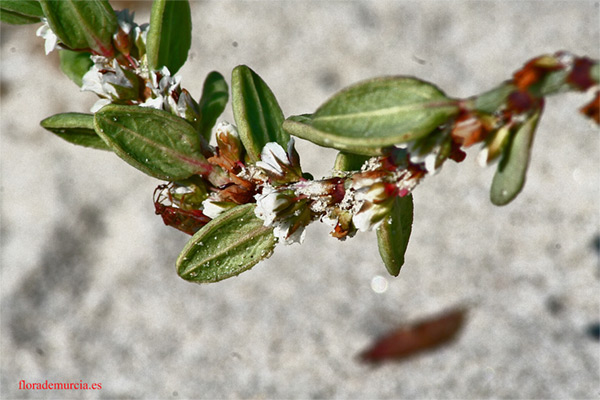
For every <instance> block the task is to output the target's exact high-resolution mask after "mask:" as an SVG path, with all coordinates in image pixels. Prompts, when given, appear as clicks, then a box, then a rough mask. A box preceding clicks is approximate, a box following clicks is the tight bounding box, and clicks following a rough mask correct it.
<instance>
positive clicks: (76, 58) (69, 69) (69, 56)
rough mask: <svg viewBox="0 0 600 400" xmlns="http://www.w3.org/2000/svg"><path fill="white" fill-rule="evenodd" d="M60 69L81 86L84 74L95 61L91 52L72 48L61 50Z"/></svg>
mask: <svg viewBox="0 0 600 400" xmlns="http://www.w3.org/2000/svg"><path fill="white" fill-rule="evenodd" d="M58 54H59V56H60V69H61V70H62V72H63V73H64V74H65V75H66V76H67V77H68V78H69V79H71V80H72V81H73V82H75V83H76V84H77V86H79V87H81V85H82V79H83V75H85V73H86V72H88V71H89V70H90V68H91V67H92V65H94V62H93V61H92V60H91V58H90V56H91V54H90V53H87V52H78V51H70V50H60V51H59V52H58Z"/></svg>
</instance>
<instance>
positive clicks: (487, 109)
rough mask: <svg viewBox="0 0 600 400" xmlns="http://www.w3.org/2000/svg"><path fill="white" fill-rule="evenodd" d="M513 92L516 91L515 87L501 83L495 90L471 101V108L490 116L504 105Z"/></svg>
mask: <svg viewBox="0 0 600 400" xmlns="http://www.w3.org/2000/svg"><path fill="white" fill-rule="evenodd" d="M515 90H517V87H516V86H515V85H513V84H511V83H503V84H502V85H500V86H498V87H497V88H494V89H492V90H490V91H487V92H485V93H482V94H480V95H479V96H477V97H475V98H474V99H473V101H474V103H473V106H474V107H473V108H474V109H475V110H477V111H480V112H483V113H487V114H492V113H493V112H495V111H496V110H498V109H499V108H500V107H502V106H503V105H505V104H506V101H507V99H508V96H509V95H510V94H511V93H512V92H514V91H515Z"/></svg>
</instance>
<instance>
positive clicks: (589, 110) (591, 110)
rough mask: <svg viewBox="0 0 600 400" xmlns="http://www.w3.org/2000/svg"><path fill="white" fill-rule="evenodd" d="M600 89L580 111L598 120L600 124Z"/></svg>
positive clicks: (597, 122)
mask: <svg viewBox="0 0 600 400" xmlns="http://www.w3.org/2000/svg"><path fill="white" fill-rule="evenodd" d="M599 107H600V91H598V92H596V97H594V100H592V101H591V102H590V103H589V104H586V105H585V106H584V107H582V108H581V109H580V110H579V111H580V112H581V113H582V114H583V115H585V116H586V117H588V118H591V119H593V120H594V121H596V124H598V125H600V111H599Z"/></svg>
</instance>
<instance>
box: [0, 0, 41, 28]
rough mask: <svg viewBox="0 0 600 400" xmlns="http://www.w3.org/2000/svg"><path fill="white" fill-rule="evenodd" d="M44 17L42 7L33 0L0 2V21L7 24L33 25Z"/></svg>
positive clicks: (5, 0)
mask: <svg viewBox="0 0 600 400" xmlns="http://www.w3.org/2000/svg"><path fill="white" fill-rule="evenodd" d="M43 16H44V12H43V11H42V7H41V6H40V3H39V2H38V1H34V0H2V1H0V20H1V21H3V22H6V23H9V24H15V25H22V24H35V23H38V22H40V21H41V17H43Z"/></svg>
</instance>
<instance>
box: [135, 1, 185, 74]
mask: <svg viewBox="0 0 600 400" xmlns="http://www.w3.org/2000/svg"><path fill="white" fill-rule="evenodd" d="M191 44H192V16H191V13H190V4H189V3H188V1H187V0H184V1H182V0H155V1H154V3H152V11H151V14H150V29H149V30H148V37H147V42H146V54H147V56H148V65H149V66H150V69H154V70H157V69H161V68H162V67H163V66H166V67H167V68H168V69H169V72H171V75H173V74H175V73H176V72H177V71H178V70H179V68H181V66H182V65H183V64H184V63H185V60H187V56H188V51H189V50H190V45H191Z"/></svg>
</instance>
